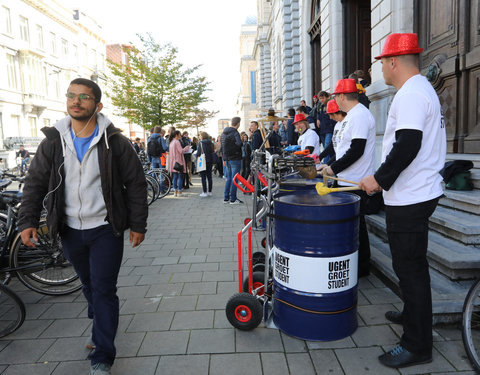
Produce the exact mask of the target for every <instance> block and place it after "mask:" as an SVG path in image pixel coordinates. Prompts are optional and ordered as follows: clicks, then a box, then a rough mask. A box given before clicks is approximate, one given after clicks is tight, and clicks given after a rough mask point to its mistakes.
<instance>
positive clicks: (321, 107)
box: [316, 91, 335, 163]
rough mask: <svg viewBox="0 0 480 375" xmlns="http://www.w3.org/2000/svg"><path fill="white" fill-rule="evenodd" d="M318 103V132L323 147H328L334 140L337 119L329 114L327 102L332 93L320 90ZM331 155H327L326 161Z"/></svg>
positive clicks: (325, 161)
mask: <svg viewBox="0 0 480 375" xmlns="http://www.w3.org/2000/svg"><path fill="white" fill-rule="evenodd" d="M318 98H319V101H318V105H317V107H316V108H317V122H316V124H317V133H318V136H319V137H320V143H321V144H322V146H323V149H326V148H327V147H328V145H329V144H330V142H331V141H332V135H333V128H334V127H335V121H334V120H332V119H331V118H330V116H329V115H328V114H327V103H328V101H329V99H330V94H329V93H328V92H326V91H320V92H319V93H318ZM328 160H329V157H328V156H326V157H325V160H324V161H323V162H324V163H328Z"/></svg>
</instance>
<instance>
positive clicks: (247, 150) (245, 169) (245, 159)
mask: <svg viewBox="0 0 480 375" xmlns="http://www.w3.org/2000/svg"><path fill="white" fill-rule="evenodd" d="M241 138H242V177H243V178H245V179H248V177H249V176H250V172H251V170H250V164H251V163H252V145H251V144H250V141H249V140H248V134H247V133H242V136H241Z"/></svg>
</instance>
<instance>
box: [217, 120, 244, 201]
mask: <svg viewBox="0 0 480 375" xmlns="http://www.w3.org/2000/svg"><path fill="white" fill-rule="evenodd" d="M239 127H240V117H234V118H232V125H231V126H229V127H227V128H225V130H224V131H223V133H222V138H221V142H222V154H223V174H224V176H225V177H226V181H225V191H224V194H223V203H230V204H242V203H243V202H242V201H241V200H240V199H238V198H237V187H236V186H235V184H234V183H233V177H235V175H236V174H237V173H238V172H240V169H241V168H242V140H241V139H240V133H239V132H238V130H237V129H238V128H239Z"/></svg>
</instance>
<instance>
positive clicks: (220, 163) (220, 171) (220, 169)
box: [217, 157, 223, 177]
mask: <svg viewBox="0 0 480 375" xmlns="http://www.w3.org/2000/svg"><path fill="white" fill-rule="evenodd" d="M217 171H218V175H219V176H220V177H223V161H222V158H221V157H219V158H218V160H217Z"/></svg>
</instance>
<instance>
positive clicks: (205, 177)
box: [199, 163, 213, 193]
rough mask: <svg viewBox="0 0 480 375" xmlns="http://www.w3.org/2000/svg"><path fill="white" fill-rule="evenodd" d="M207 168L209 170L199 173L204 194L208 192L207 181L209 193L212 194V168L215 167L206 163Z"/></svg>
mask: <svg viewBox="0 0 480 375" xmlns="http://www.w3.org/2000/svg"><path fill="white" fill-rule="evenodd" d="M205 166H206V167H207V169H205V170H204V171H201V172H199V173H200V177H201V178H202V189H203V192H204V193H206V192H207V181H208V192H209V193H211V192H212V186H213V183H212V167H213V165H212V163H206V164H205Z"/></svg>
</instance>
